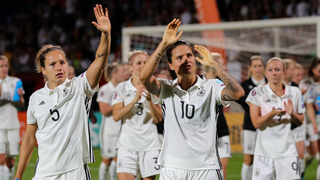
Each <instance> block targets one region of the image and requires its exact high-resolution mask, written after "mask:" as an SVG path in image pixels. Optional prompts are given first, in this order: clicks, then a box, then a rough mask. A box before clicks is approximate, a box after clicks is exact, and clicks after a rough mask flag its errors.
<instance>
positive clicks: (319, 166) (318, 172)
mask: <svg viewBox="0 0 320 180" xmlns="http://www.w3.org/2000/svg"><path fill="white" fill-rule="evenodd" d="M318 179H320V163H319V162H318V167H317V180H318Z"/></svg>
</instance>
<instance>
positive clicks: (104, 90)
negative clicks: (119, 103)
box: [97, 81, 121, 136]
mask: <svg viewBox="0 0 320 180" xmlns="http://www.w3.org/2000/svg"><path fill="white" fill-rule="evenodd" d="M113 92H114V86H113V84H112V83H111V81H110V82H108V83H107V84H105V85H103V86H102V87H101V88H100V89H99V92H98V97H97V102H103V103H106V104H108V105H109V106H112V97H113ZM102 117H103V121H102V124H101V128H100V131H101V132H105V133H104V134H107V135H110V136H118V134H119V131H120V127H121V121H118V122H116V121H114V119H113V116H112V114H111V115H110V116H103V115H102Z"/></svg>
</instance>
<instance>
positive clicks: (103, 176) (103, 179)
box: [99, 162, 109, 180]
mask: <svg viewBox="0 0 320 180" xmlns="http://www.w3.org/2000/svg"><path fill="white" fill-rule="evenodd" d="M108 169H109V166H107V165H106V164H105V163H103V162H101V164H100V167H99V180H108Z"/></svg>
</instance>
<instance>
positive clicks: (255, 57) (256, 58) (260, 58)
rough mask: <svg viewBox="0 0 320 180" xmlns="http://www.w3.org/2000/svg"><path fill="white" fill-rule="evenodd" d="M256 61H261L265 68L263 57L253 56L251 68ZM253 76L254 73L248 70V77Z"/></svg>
mask: <svg viewBox="0 0 320 180" xmlns="http://www.w3.org/2000/svg"><path fill="white" fill-rule="evenodd" d="M254 60H260V61H261V63H262V65H263V66H264V64H263V59H262V57H261V56H259V55H253V56H251V57H250V66H252V62H253V61H254ZM251 76H252V72H251V71H250V70H249V69H248V77H251Z"/></svg>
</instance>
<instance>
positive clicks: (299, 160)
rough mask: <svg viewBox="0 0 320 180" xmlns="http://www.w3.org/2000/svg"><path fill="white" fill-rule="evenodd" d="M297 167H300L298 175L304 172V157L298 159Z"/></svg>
mask: <svg viewBox="0 0 320 180" xmlns="http://www.w3.org/2000/svg"><path fill="white" fill-rule="evenodd" d="M298 162H299V167H300V175H301V173H303V172H304V159H300V158H299V159H298Z"/></svg>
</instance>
